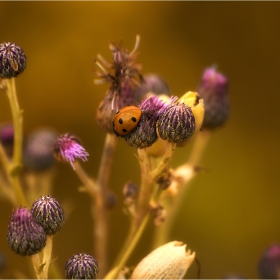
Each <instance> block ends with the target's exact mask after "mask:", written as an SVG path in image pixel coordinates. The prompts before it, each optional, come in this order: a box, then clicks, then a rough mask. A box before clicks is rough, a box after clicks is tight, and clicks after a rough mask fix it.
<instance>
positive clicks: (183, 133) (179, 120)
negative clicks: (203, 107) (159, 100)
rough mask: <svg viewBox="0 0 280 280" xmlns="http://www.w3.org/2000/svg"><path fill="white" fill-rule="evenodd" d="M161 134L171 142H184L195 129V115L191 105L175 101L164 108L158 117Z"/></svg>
mask: <svg viewBox="0 0 280 280" xmlns="http://www.w3.org/2000/svg"><path fill="white" fill-rule="evenodd" d="M157 125H158V133H159V136H160V137H161V138H162V139H164V140H167V141H169V142H174V143H178V142H184V141H186V140H188V139H189V138H190V137H191V136H192V135H193V133H194V131H195V117H194V115H193V113H192V110H191V108H190V107H188V106H186V105H185V104H184V103H178V102H173V103H171V104H169V105H168V106H167V108H165V110H162V112H161V114H160V116H159V119H158V123H157Z"/></svg>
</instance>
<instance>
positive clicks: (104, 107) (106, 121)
mask: <svg viewBox="0 0 280 280" xmlns="http://www.w3.org/2000/svg"><path fill="white" fill-rule="evenodd" d="M139 42H140V37H139V36H137V37H136V44H135V47H134V49H133V50H132V52H130V53H129V52H128V51H127V50H126V49H124V48H123V46H122V44H121V43H119V44H117V43H111V44H110V45H109V48H110V50H111V52H112V57H113V61H112V62H110V63H109V62H107V61H106V60H105V59H104V58H103V57H102V56H101V55H97V57H98V59H99V60H100V62H99V61H96V64H97V66H98V67H99V68H100V70H101V71H96V75H97V77H98V78H97V79H96V80H95V83H97V84H100V83H105V82H106V83H109V85H110V88H109V89H108V91H107V93H106V95H105V97H104V98H103V100H102V101H101V103H100V104H99V107H98V109H97V113H96V121H97V123H98V125H99V127H100V128H101V129H103V130H105V131H106V132H108V133H113V130H112V125H111V124H112V118H113V116H114V114H115V113H116V112H117V111H118V110H119V109H121V108H123V107H125V106H129V105H135V104H136V103H135V96H134V87H135V85H137V84H138V83H139V80H140V79H141V74H140V71H141V65H140V64H138V63H136V58H137V55H138V53H137V49H138V46H139Z"/></svg>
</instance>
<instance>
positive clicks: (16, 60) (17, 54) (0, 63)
mask: <svg viewBox="0 0 280 280" xmlns="http://www.w3.org/2000/svg"><path fill="white" fill-rule="evenodd" d="M25 67H26V56H25V54H24V52H23V50H22V49H21V48H20V47H19V46H18V45H16V44H14V43H11V42H5V43H2V44H0V77H1V78H3V79H10V78H13V77H17V76H18V75H19V74H21V73H22V72H23V71H24V69H25Z"/></svg>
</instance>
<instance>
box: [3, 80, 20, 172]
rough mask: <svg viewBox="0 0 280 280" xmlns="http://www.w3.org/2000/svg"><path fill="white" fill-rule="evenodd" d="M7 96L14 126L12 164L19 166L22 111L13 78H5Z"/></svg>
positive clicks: (15, 166)
mask: <svg viewBox="0 0 280 280" xmlns="http://www.w3.org/2000/svg"><path fill="white" fill-rule="evenodd" d="M6 81H7V83H6V86H7V90H6V93H7V96H8V99H9V102H10V106H11V111H12V117H13V126H14V151H13V164H14V168H20V167H21V156H22V121H23V117H22V113H23V111H22V110H20V108H19V103H18V99H17V93H16V84H15V78H12V79H8V80H6Z"/></svg>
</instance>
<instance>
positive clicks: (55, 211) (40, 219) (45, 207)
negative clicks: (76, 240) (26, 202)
mask: <svg viewBox="0 0 280 280" xmlns="http://www.w3.org/2000/svg"><path fill="white" fill-rule="evenodd" d="M31 212H32V216H33V218H34V220H35V221H36V223H38V224H39V225H40V226H42V227H43V229H44V231H45V233H46V234H47V235H52V234H55V233H56V232H57V231H59V230H60V228H61V226H62V225H63V223H64V219H65V218H64V210H63V208H62V207H61V205H60V204H59V202H58V201H57V200H56V199H55V198H53V197H51V196H49V195H47V196H42V197H40V198H39V199H38V200H36V201H34V202H33V204H32V207H31Z"/></svg>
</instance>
